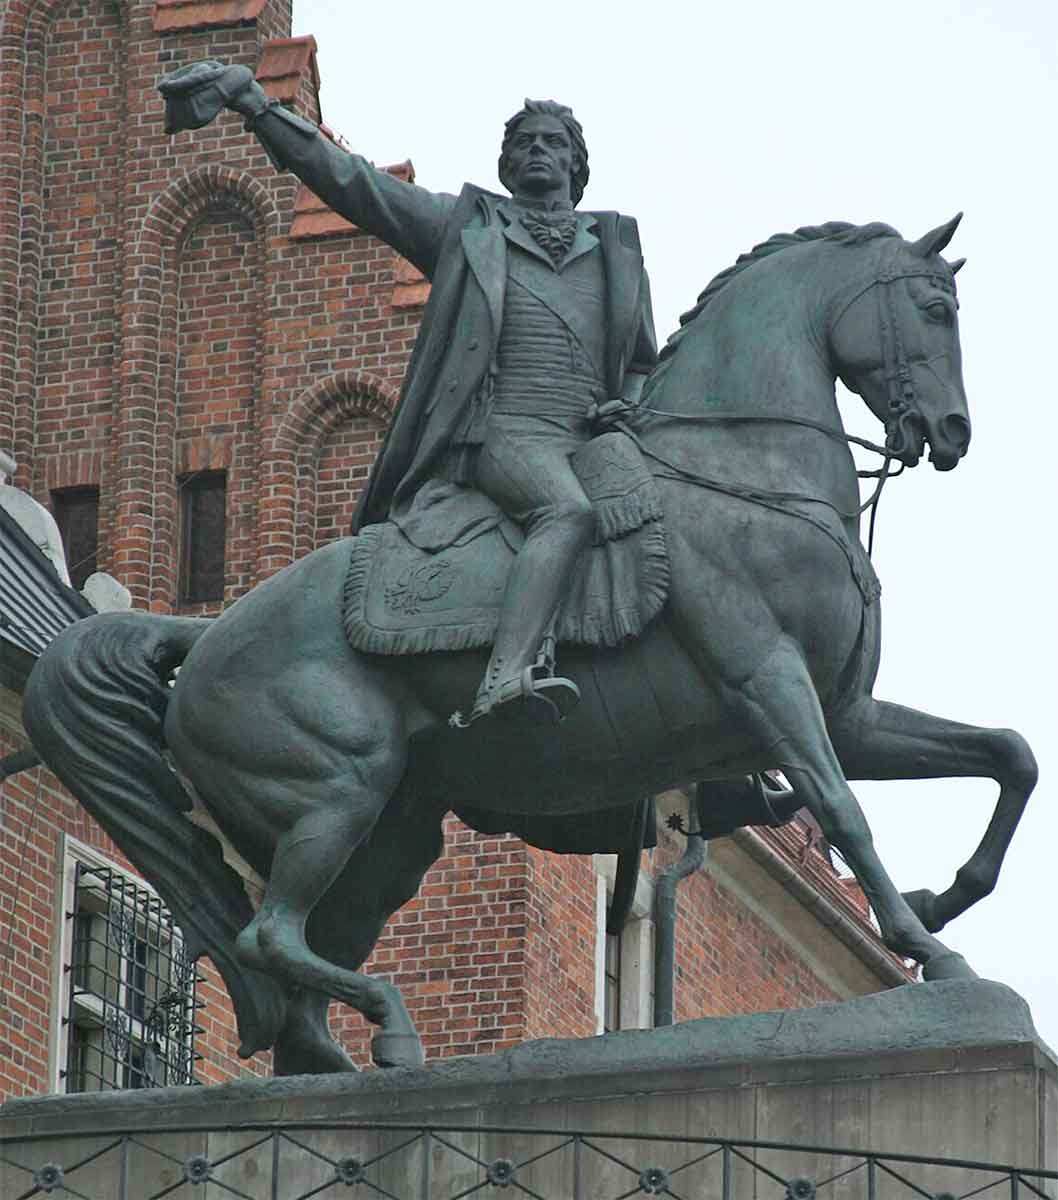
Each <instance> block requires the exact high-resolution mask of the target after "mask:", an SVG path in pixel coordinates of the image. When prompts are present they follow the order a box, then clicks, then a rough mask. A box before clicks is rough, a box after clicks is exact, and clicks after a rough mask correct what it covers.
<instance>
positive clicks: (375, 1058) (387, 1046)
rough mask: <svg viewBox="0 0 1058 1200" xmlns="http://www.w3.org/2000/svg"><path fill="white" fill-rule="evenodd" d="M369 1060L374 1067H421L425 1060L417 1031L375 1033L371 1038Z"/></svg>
mask: <svg viewBox="0 0 1058 1200" xmlns="http://www.w3.org/2000/svg"><path fill="white" fill-rule="evenodd" d="M371 1061H372V1062H373V1063H374V1064H375V1066H376V1067H421V1066H422V1065H423V1063H424V1062H426V1055H425V1054H424V1053H423V1048H422V1042H421V1041H420V1040H419V1035H418V1034H417V1033H387V1032H385V1031H383V1032H381V1033H376V1034H375V1036H374V1037H373V1038H372V1039H371Z"/></svg>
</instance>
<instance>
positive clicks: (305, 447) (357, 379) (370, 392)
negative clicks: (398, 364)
mask: <svg viewBox="0 0 1058 1200" xmlns="http://www.w3.org/2000/svg"><path fill="white" fill-rule="evenodd" d="M398 399H399V391H398V389H397V387H395V386H394V384H393V383H391V382H390V381H389V380H386V379H382V378H380V377H379V376H377V375H372V374H371V373H370V372H368V371H358V370H347V371H336V372H335V373H334V374H333V375H328V376H326V377H325V378H323V379H319V380H317V381H316V383H314V384H313V385H312V386H311V387H310V388H308V389H306V390H305V391H304V392H302V393H301V395H299V396H298V397H297V398H296V399H295V400H294V401H293V403H292V404H291V405H290V407H289V408H288V409H287V411H286V412H285V413H284V415H283V418H282V420H280V422H279V423H278V426H277V428H276V432H275V435H274V437H273V438H272V439H271V443H270V445H269V447H268V453H267V454H266V455H265V456H264V467H265V471H264V477H263V480H262V491H261V497H262V499H261V506H260V519H261V524H260V528H259V533H258V545H259V547H260V557H259V560H258V575H259V577H261V578H264V577H266V576H268V575H272V574H274V573H275V572H276V571H278V570H280V569H281V568H282V567H285V566H287V565H288V564H289V563H291V562H293V561H294V559H295V558H299V557H300V556H301V555H303V554H307V553H308V552H309V551H311V550H312V549H313V548H314V532H315V527H316V492H315V472H316V463H317V462H318V460H319V457H320V454H321V453H322V450H323V447H324V445H325V443H326V441H327V438H328V437H329V436H330V435H331V434H332V433H333V432H334V431H335V430H336V429H339V428H341V426H342V425H344V424H345V423H346V422H347V421H349V420H351V419H352V418H354V417H374V418H375V419H377V420H378V421H379V422H380V423H381V424H388V423H389V421H390V419H391V418H392V416H393V413H394V412H395V411H396V408H397V402H398Z"/></svg>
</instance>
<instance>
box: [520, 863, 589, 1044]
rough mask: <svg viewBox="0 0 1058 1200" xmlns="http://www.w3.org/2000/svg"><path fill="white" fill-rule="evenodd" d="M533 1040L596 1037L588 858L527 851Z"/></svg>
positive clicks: (528, 1018)
mask: <svg viewBox="0 0 1058 1200" xmlns="http://www.w3.org/2000/svg"><path fill="white" fill-rule="evenodd" d="M529 865H530V869H531V875H530V881H529V914H528V916H529V921H528V940H527V945H526V954H527V956H528V961H529V973H528V974H529V979H528V989H527V996H526V1009H527V1012H526V1027H527V1035H528V1036H529V1037H591V1036H592V1035H593V1034H594V1033H595V939H596V893H597V883H596V874H595V868H594V865H593V863H592V859H591V856H590V855H581V854H562V855H553V854H548V853H547V852H546V851H543V850H530V851H529Z"/></svg>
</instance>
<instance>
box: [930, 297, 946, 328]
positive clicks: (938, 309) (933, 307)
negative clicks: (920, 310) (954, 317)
mask: <svg viewBox="0 0 1058 1200" xmlns="http://www.w3.org/2000/svg"><path fill="white" fill-rule="evenodd" d="M926 312H927V313H929V315H930V317H931V318H932V319H933V320H934V321H943V322H944V323H945V324H948V323H949V322H950V321H951V309H950V308H949V307H948V306H947V305H946V304H945V303H944V301H943V300H933V301H932V302H931V303H929V304H927V305H926Z"/></svg>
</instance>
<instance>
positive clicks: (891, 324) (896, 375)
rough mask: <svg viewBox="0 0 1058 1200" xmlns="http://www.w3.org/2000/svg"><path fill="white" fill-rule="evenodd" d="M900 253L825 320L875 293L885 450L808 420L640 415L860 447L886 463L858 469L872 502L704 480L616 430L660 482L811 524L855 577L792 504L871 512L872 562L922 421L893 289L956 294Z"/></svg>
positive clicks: (847, 516) (834, 319)
mask: <svg viewBox="0 0 1058 1200" xmlns="http://www.w3.org/2000/svg"><path fill="white" fill-rule="evenodd" d="M899 252H900V251H899V249H898V248H894V250H893V252H892V253H891V254H890V255H889V257H888V259H887V260H885V261H883V262H882V263H881V264H880V267H881V269H875V271H873V272H872V274H871V275H870V277H869V278H868V279H867V280H866V281H861V282H860V283H858V284H854V285H853V286H852V289H851V291H850V292H849V293H848V294H847V295H846V296H844V297H839V298H838V299H837V300H836V301H834V302H833V311H832V312H831V314H830V315H829V316H828V319H827V321H826V328H827V329H828V331H829V333H831V334H832V333H833V332H834V330H836V329H837V327H838V325H839V324H840V323H841V320H842V318H843V317H844V316H845V314H846V313H847V312H848V311H849V309H850V308H851V307H852V305H853V304H855V303H856V301H857V300H859V299H861V298H862V297H863V296H865V295H866V294H867V293H868V292H871V291H875V290H877V295H878V327H879V332H880V335H881V341H882V371H883V377H884V379H885V382H886V387H887V392H888V405H887V410H888V411H887V416H886V420H885V422H884V425H885V435H886V436H885V443H884V445H878V444H877V443H875V442H870V441H868V440H867V439H866V438H861V437H856V436H855V435H853V434H849V433H845V432H844V430H841V429H834V428H832V427H831V426H829V425H824V424H823V423H822V422H821V421H812V420H809V419H807V418H804V417H789V416H777V415H771V414H759V413H735V412H729V413H725V412H713V413H693V414H692V413H677V412H668V411H666V410H664V409H658V408H651V407H648V406H642V407H640V408H639V409H637V410H636V412H637V413H645V414H650V415H651V416H660V417H668V418H671V419H673V420H678V421H690V422H701V421H711V422H715V423H718V424H723V423H728V424H735V423H740V422H741V423H749V422H761V423H769V424H778V425H799V426H803V427H805V428H808V429H814V430H816V431H817V432H818V433H822V434H824V435H825V436H827V437H829V438H831V439H832V440H834V441H839V442H842V443H844V444H846V445H848V444H852V445H856V446H861V447H863V448H864V449H866V450H870V451H871V452H872V453H875V454H880V455H881V456H882V458H883V459H884V461H883V463H882V465H881V466H880V467H878V468H876V469H873V470H857V472H856V476H857V478H859V479H877V480H878V483H877V486H876V487H875V488H874V491H873V492H872V494H871V495H870V497H869V498H868V499H867V500H865V501H864V502H863V503H862V504H861V505H860V506H859V507H858V508H857V509H856V510H855V511H853V512H844V511H843V510H841V509H839V508H838V507H837V506H836V505H834V504H831V503H830V501H828V500H825V499H823V498H822V497H819V496H806V495H802V494H799V493H795V492H776V491H770V490H768V489H762V488H747V487H742V486H740V485H737V484H730V483H725V482H721V481H720V480H715V479H710V478H708V477H707V476H705V475H700V474H698V473H697V472H693V471H689V470H687V469H686V468H684V467H681V466H680V465H679V464H677V463H673V462H671V461H669V460H668V459H666V458H665V457H664V456H663V455H660V454H658V453H657V452H656V451H654V450H651V449H650V448H649V447H647V446H644V444H643V442H642V440H641V439H640V438H639V437H638V435H637V434H636V433H635V432H634V431H633V430H632V429H631V428H630V427H629V426H628V424H627V422H624V421H622V422H618V424H617V428H619V429H620V430H621V431H622V432H624V433H626V434H628V435H629V436H630V437H631V438H632V439H633V440H634V441H635V442H636V444H637V445H638V447H639V449H640V452H641V453H642V454H643V455H644V456H645V457H647V458H649V459H653V460H654V461H655V462H656V463H658V464H659V465H660V466H662V467H664V468H665V471H662V472H658V471H655V472H654V473H655V475H658V476H660V477H662V478H669V479H679V480H682V481H683V482H685V483H691V484H695V485H696V486H699V487H704V488H708V489H709V490H710V491H717V492H723V493H725V494H727V495H730V496H734V497H738V498H740V499H744V500H747V501H749V502H750V503H754V504H759V505H762V506H763V507H765V508H771V509H774V510H776V511H779V512H783V513H786V514H788V515H790V516H795V517H798V518H799V519H801V520H804V521H808V522H809V523H810V524H812V525H814V526H816V528H818V529H820V530H821V531H822V532H823V533H825V534H826V535H827V536H828V537H830V539H831V540H832V541H834V542H835V543H837V544H838V545H839V546H840V547H841V549H842V550H843V551H844V552H845V555H846V557H847V558H848V559H849V563H850V566H852V567H853V573H854V574H856V569H855V564H854V563H853V559H852V557H851V554H850V551H849V549H848V547H847V546H846V545H845V544H844V543H843V542H842V541H841V540H840V539H838V538H837V537H836V536H835V535H834V534H833V533H832V532H831V529H830V527H829V525H827V524H826V523H825V522H823V521H820V520H819V519H818V518H816V517H813V516H811V515H809V514H807V513H804V512H801V511H799V510H798V509H795V508H791V507H790V504H791V503H794V502H806V503H813V504H823V505H825V506H826V507H828V508H830V509H831V510H832V511H833V512H835V513H836V514H837V515H838V516H839V517H840V518H841V519H842V520H855V519H857V518H859V517H860V516H862V515H863V514H864V513H865V512H867V511H868V510H870V514H871V515H870V523H869V532H868V538H867V555H868V557H870V556H871V554H872V553H873V550H874V531H875V521H876V518H877V515H878V504H879V502H880V500H881V497H882V490H883V488H884V487H885V484H886V482H887V481H888V480H889V479H895V478H896V477H897V476H898V475H901V474H903V472H904V468H905V464H904V463H903V462H901V463H900V465H899V467H898V468H897V470H895V471H893V470H890V467H891V464H892V462H893V460H894V459H897V458H899V457H900V455H901V454H903V452H904V450H905V449H906V445H907V440H908V430H909V426H910V425H912V424H914V423H918V422H921V421H922V416H921V412H920V410H919V407H918V404H917V398H916V394H915V381H914V376H913V374H912V371H911V361H910V359H909V358H908V356H907V350H906V348H905V346H904V341H903V338H902V337H901V334H900V323H899V321H898V320H897V315H896V301H895V294H894V288H893V285H894V284H896V283H897V282H898V281H900V280H902V279H928V280H929V281H930V282H931V283H933V284H935V285H936V286H938V287H939V288H941V289H942V290H943V291H945V292H947V293H948V294H949V295H954V289H953V287H952V284H951V281H950V280H947V279H945V278H944V277H943V276H941V275H938V274H937V272H936V271H930V270H928V269H927V268H926V264H925V261H923V264H922V266H921V267H918V266H914V267H911V268H910V269H908V268H903V269H901V268H899V267H897V265H896V259H897V255H898V254H899Z"/></svg>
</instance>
